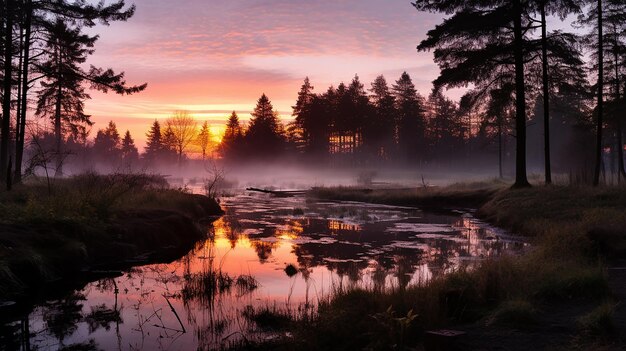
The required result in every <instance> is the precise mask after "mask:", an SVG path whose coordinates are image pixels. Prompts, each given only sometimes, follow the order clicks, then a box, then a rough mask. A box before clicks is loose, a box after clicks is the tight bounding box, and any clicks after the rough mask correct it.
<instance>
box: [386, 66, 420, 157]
mask: <svg viewBox="0 0 626 351" xmlns="http://www.w3.org/2000/svg"><path fill="white" fill-rule="evenodd" d="M393 93H394V97H395V101H396V109H397V113H398V114H397V122H396V135H397V138H398V147H399V149H400V152H401V153H402V154H403V155H404V156H405V157H406V158H407V159H410V160H411V159H412V160H415V159H417V160H420V161H424V160H425V154H426V142H425V138H426V135H425V132H426V120H425V108H424V99H423V98H422V96H421V95H419V94H418V93H417V90H416V89H415V85H414V84H413V81H412V79H411V77H410V76H409V74H408V73H406V72H403V73H402V75H401V76H400V78H399V79H398V80H397V81H396V83H395V84H394V85H393Z"/></svg>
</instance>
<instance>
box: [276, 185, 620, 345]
mask: <svg viewBox="0 0 626 351" xmlns="http://www.w3.org/2000/svg"><path fill="white" fill-rule="evenodd" d="M504 186H505V185H504V184H502V183H499V182H488V183H486V184H480V183H479V184H457V185H454V186H451V187H449V188H441V189H404V190H399V189H398V190H362V189H354V188H330V189H325V188H320V189H314V190H313V191H312V193H311V195H312V196H316V197H320V198H325V199H334V200H355V201H366V202H375V203H385V204H394V205H416V206H420V205H421V204H440V203H446V204H453V203H454V202H455V201H458V200H459V199H461V201H463V199H465V200H467V199H471V201H469V202H464V203H463V204H467V203H471V202H472V201H476V203H479V204H480V205H481V208H480V210H479V212H478V214H479V215H480V216H481V217H483V218H485V219H487V220H488V221H490V222H492V223H494V224H497V225H500V226H502V227H505V228H508V229H511V230H513V231H514V232H515V233H516V234H520V235H526V236H529V237H530V238H531V239H530V240H531V242H532V249H531V250H529V251H528V252H527V253H525V254H523V255H522V256H519V257H517V256H516V257H509V256H505V257H500V258H497V259H488V260H485V261H483V262H482V263H481V264H479V265H478V266H475V267H473V268H459V269H457V270H456V271H454V272H452V273H450V274H447V275H445V276H440V277H436V278H434V279H433V280H431V281H429V282H427V283H424V284H419V285H413V286H409V287H407V288H406V289H394V288H387V289H364V288H354V289H342V290H337V291H333V293H332V295H330V296H328V297H327V298H326V299H321V300H320V301H319V305H318V310H317V314H315V318H314V319H313V320H301V321H298V319H297V318H295V317H296V316H294V319H295V323H294V324H293V325H294V329H293V331H294V333H295V335H296V337H295V338H296V339H302V340H305V341H304V342H303V344H305V345H307V347H308V348H309V349H316V348H317V349H376V348H379V347H381V345H383V344H384V345H387V347H389V345H391V346H392V347H391V348H402V347H404V345H416V344H419V343H420V341H421V338H422V335H423V333H424V332H425V331H426V330H430V329H435V328H441V327H448V326H451V325H457V324H466V323H474V322H478V321H481V323H483V325H499V326H511V327H516V328H531V327H535V326H536V325H537V324H536V323H539V320H540V318H538V316H539V315H540V314H541V313H542V312H541V309H540V308H537V307H536V306H550V305H553V304H557V305H563V304H565V305H567V304H568V303H569V304H574V305H575V304H578V303H579V302H580V301H585V303H592V304H594V303H596V304H600V307H599V308H598V309H597V310H594V311H593V312H591V313H590V314H588V315H585V316H581V317H580V319H579V323H578V324H579V326H580V328H581V329H582V330H588V331H592V332H593V331H594V330H595V332H597V331H598V330H606V329H607V328H609V327H610V325H611V324H610V320H611V319H610V318H611V316H610V315H611V313H610V312H611V310H610V309H609V308H608V307H607V306H606V305H605V304H603V301H605V300H606V299H607V298H608V297H609V296H610V293H611V292H610V290H609V287H608V283H607V274H606V269H605V267H604V262H605V260H606V259H607V257H608V256H609V255H611V253H612V252H613V253H614V251H615V250H622V248H626V232H625V231H626V192H625V191H624V188H600V189H593V188H588V187H576V188H573V187H558V186H548V187H535V188H531V189H522V190H510V189H508V188H507V189H505V188H504ZM481 201H482V202H481ZM624 252H626V250H624ZM409 317H410V318H409ZM409 320H410V322H409ZM399 321H405V322H406V323H405V324H401V323H399ZM538 327H540V326H538ZM286 342H287V343H292V344H293V342H292V341H288V340H287V341H286ZM381 343H382V344H381Z"/></svg>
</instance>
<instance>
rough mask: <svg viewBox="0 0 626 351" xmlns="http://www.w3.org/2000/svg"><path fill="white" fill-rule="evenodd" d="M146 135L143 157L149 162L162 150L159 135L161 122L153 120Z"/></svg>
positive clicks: (161, 141)
mask: <svg viewBox="0 0 626 351" xmlns="http://www.w3.org/2000/svg"><path fill="white" fill-rule="evenodd" d="M146 136H147V137H148V140H147V141H146V148H145V152H144V158H145V159H146V160H148V161H149V162H153V161H154V160H155V159H157V158H158V156H159V153H161V151H162V150H163V140H162V139H163V138H162V136H161V124H160V123H159V121H157V120H154V123H152V126H151V127H150V130H149V131H148V133H147V134H146Z"/></svg>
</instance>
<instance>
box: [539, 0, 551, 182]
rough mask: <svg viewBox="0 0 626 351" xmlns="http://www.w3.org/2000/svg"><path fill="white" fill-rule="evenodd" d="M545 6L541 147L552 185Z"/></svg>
mask: <svg viewBox="0 0 626 351" xmlns="http://www.w3.org/2000/svg"><path fill="white" fill-rule="evenodd" d="M546 27H547V24H546V4H545V2H542V3H541V55H542V59H541V60H542V66H543V67H542V69H543V145H544V162H545V181H546V184H551V183H552V168H551V165H550V88H549V81H548V34H547V33H546V32H547V30H546Z"/></svg>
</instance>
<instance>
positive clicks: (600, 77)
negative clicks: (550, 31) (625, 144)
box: [593, 0, 604, 186]
mask: <svg viewBox="0 0 626 351" xmlns="http://www.w3.org/2000/svg"><path fill="white" fill-rule="evenodd" d="M597 10H598V108H597V110H598V124H597V126H596V128H597V131H596V168H595V171H594V174H593V185H594V186H598V185H600V169H601V167H602V124H603V122H602V115H603V113H604V106H603V98H602V90H603V88H604V48H603V43H604V40H603V38H602V25H603V24H602V0H598V9H597Z"/></svg>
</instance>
